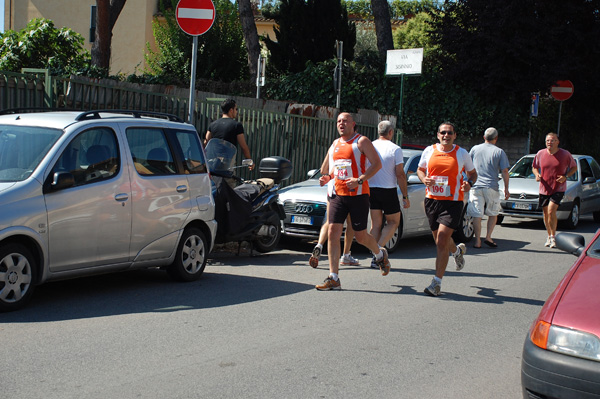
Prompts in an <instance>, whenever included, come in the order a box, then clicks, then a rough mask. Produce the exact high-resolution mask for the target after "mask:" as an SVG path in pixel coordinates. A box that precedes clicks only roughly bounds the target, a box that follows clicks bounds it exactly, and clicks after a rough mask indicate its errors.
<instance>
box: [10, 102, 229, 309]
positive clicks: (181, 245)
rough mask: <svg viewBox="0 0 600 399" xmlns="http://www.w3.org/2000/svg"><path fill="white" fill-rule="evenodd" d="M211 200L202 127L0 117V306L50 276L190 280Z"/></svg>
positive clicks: (154, 120)
mask: <svg viewBox="0 0 600 399" xmlns="http://www.w3.org/2000/svg"><path fill="white" fill-rule="evenodd" d="M214 205H215V204H214V200H213V197H212V194H211V183H210V178H209V175H208V170H207V166H206V162H205V156H204V150H203V148H202V146H201V144H200V139H199V137H198V134H197V132H196V130H195V128H194V127H193V126H192V125H189V124H186V123H183V121H181V120H180V119H179V118H177V117H175V116H173V115H168V114H158V113H141V112H138V111H114V110H112V111H90V112H71V111H68V112H67V111H64V112H37V113H26V112H25V113H21V112H10V113H8V114H6V115H2V116H0V311H10V310H15V309H18V308H20V307H22V306H24V305H25V304H26V303H27V301H28V300H29V299H30V298H31V295H32V293H33V290H34V287H35V286H36V285H38V284H41V283H44V282H47V281H51V280H59V279H66V278H72V277H79V276H84V275H91V274H99V273H107V272H115V271H123V270H131V269H134V268H147V267H164V268H165V269H166V271H167V272H168V274H169V275H170V276H171V277H173V278H174V279H176V280H181V281H193V280H196V279H198V278H200V276H201V275H202V273H203V271H204V268H205V266H206V260H207V255H208V253H209V252H210V250H211V249H212V247H213V245H214V239H215V234H216V227H217V224H216V222H215V220H214V216H215V206H214Z"/></svg>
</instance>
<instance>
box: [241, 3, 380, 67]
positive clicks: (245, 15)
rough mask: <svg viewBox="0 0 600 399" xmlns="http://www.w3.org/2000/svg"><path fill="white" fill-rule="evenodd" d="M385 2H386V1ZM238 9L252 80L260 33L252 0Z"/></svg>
mask: <svg viewBox="0 0 600 399" xmlns="http://www.w3.org/2000/svg"><path fill="white" fill-rule="evenodd" d="M384 1H385V0H384ZM238 7H239V11H240V22H241V23H242V31H243V33H244V40H245V41H246V49H247V50H248V68H249V69H250V78H251V79H254V78H256V72H257V69H258V56H259V55H260V43H259V42H258V31H257V30H256V23H255V22H254V13H253V12H252V6H251V4H250V0H239V1H238Z"/></svg>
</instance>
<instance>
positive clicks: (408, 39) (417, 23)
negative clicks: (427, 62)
mask: <svg viewBox="0 0 600 399" xmlns="http://www.w3.org/2000/svg"><path fill="white" fill-rule="evenodd" d="M430 22H431V15H430V14H429V13H426V12H420V13H418V14H417V15H415V16H414V18H411V19H409V20H408V21H406V24H404V26H402V27H400V28H399V29H397V30H396V31H395V32H394V34H393V36H394V46H395V47H396V48H398V49H406V48H423V49H424V57H425V58H427V57H428V56H429V54H431V53H432V52H435V51H436V50H437V49H438V46H437V45H435V44H433V42H432V39H431V36H430V35H431V25H430Z"/></svg>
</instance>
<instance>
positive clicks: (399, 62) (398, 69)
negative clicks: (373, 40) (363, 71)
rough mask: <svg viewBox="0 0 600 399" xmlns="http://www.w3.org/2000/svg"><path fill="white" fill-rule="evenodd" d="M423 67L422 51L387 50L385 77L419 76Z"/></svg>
mask: <svg viewBox="0 0 600 399" xmlns="http://www.w3.org/2000/svg"><path fill="white" fill-rule="evenodd" d="M422 67H423V49H422V48H410V49H404V50H388V51H387V59H386V62H385V74H386V75H419V74H421V69H422Z"/></svg>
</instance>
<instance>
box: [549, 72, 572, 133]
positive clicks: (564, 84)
mask: <svg viewBox="0 0 600 399" xmlns="http://www.w3.org/2000/svg"><path fill="white" fill-rule="evenodd" d="M574 91H575V89H574V87H573V83H571V81H570V80H559V81H557V82H556V83H555V84H554V85H552V87H551V88H550V95H552V97H553V98H554V99H555V100H558V101H560V105H559V106H558V128H557V129H556V135H557V136H560V116H561V114H562V105H563V101H566V100H568V99H569V98H571V96H572V95H573V92H574Z"/></svg>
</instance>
